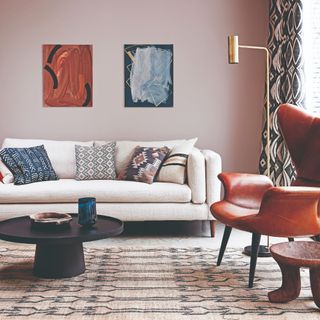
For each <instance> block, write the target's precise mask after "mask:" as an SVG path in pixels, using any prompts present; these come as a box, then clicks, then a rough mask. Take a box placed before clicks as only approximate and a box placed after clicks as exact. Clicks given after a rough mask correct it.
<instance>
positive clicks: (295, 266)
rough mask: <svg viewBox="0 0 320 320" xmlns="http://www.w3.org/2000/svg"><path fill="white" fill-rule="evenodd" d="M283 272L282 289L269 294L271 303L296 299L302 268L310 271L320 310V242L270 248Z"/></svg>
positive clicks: (282, 244) (298, 242) (287, 243)
mask: <svg viewBox="0 0 320 320" xmlns="http://www.w3.org/2000/svg"><path fill="white" fill-rule="evenodd" d="M270 252H271V255H272V257H273V258H274V259H275V260H276V262H277V263H278V265H279V267H280V269H281V272H282V286H281V288H279V289H277V290H274V291H271V292H269V293H268V297H269V301H270V302H288V301H291V300H294V299H296V298H297V297H298V296H299V294H300V290H301V280H300V268H301V267H304V268H309V269H310V285H311V291H312V296H313V300H314V302H315V304H316V305H317V306H318V307H319V308H320V242H312V241H295V242H285V243H278V244H275V245H273V246H271V248H270Z"/></svg>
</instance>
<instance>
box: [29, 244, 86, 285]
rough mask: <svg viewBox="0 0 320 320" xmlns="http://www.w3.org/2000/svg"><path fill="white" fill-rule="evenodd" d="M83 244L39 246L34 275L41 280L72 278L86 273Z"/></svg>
mask: <svg viewBox="0 0 320 320" xmlns="http://www.w3.org/2000/svg"><path fill="white" fill-rule="evenodd" d="M84 271H85V261H84V255H83V246H82V242H79V243H72V244H59V245H54V244H50V245H48V244H37V247H36V254H35V259H34V267H33V274H34V275H35V276H37V277H40V278H54V279H57V278H70V277H74V276H77V275H79V274H82V273H84Z"/></svg>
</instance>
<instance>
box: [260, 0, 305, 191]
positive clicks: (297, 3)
mask: <svg viewBox="0 0 320 320" xmlns="http://www.w3.org/2000/svg"><path fill="white" fill-rule="evenodd" d="M302 9H303V8H302V0H270V11H269V19H270V20H269V39H268V49H269V52H270V78H269V81H270V82H269V83H270V130H271V131H270V176H271V177H270V178H271V180H272V181H273V183H274V185H276V186H288V185H290V184H291V182H292V180H293V179H294V178H295V170H294V167H293V166H292V163H291V158H290V155H289V152H288V150H287V148H286V146H285V144H284V142H283V138H282V136H281V133H280V130H279V126H278V122H277V116H276V113H277V109H278V107H279V105H280V104H281V103H292V104H294V105H297V106H300V107H303V105H304V98H305V89H304V70H303V64H304V63H303V54H302V53H303V52H302V50H303V49H302V17H303V15H302ZM264 118H265V117H264ZM266 125H267V124H266V120H264V126H263V133H262V151H261V156H260V162H259V170H260V173H261V174H267V154H266V150H267V149H266V145H267V140H266V137H267V131H266V127H267V126H266Z"/></svg>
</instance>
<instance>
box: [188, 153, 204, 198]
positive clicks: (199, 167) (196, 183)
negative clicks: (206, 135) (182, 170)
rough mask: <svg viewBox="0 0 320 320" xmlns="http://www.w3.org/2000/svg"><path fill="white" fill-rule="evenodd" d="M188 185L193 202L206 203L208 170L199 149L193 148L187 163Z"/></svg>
mask: <svg viewBox="0 0 320 320" xmlns="http://www.w3.org/2000/svg"><path fill="white" fill-rule="evenodd" d="M187 171H188V185H189V187H190V189H191V201H192V202H193V203H197V204H201V203H205V202H206V173H205V172H206V170H205V160H204V156H203V154H202V153H201V151H200V150H199V149H196V148H193V149H192V151H191V152H190V154H189V157H188V163H187Z"/></svg>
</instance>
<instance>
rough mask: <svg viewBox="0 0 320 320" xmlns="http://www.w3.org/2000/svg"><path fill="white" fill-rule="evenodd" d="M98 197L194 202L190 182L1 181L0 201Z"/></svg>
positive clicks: (27, 201)
mask: <svg viewBox="0 0 320 320" xmlns="http://www.w3.org/2000/svg"><path fill="white" fill-rule="evenodd" d="M83 197H95V198H96V199H97V202H113V203H119V202H159V203H160V202H172V203H175V202H177V203H186V202H190V201H191V189H190V188H189V186H188V185H186V184H184V185H179V184H173V183H165V182H155V183H153V184H147V183H140V182H135V181H119V180H83V181H77V180H74V179H60V180H57V181H45V182H37V183H32V184H28V185H22V186H15V185H14V184H0V203H63V202H65V203H66V202H77V201H78V199H79V198H83Z"/></svg>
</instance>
